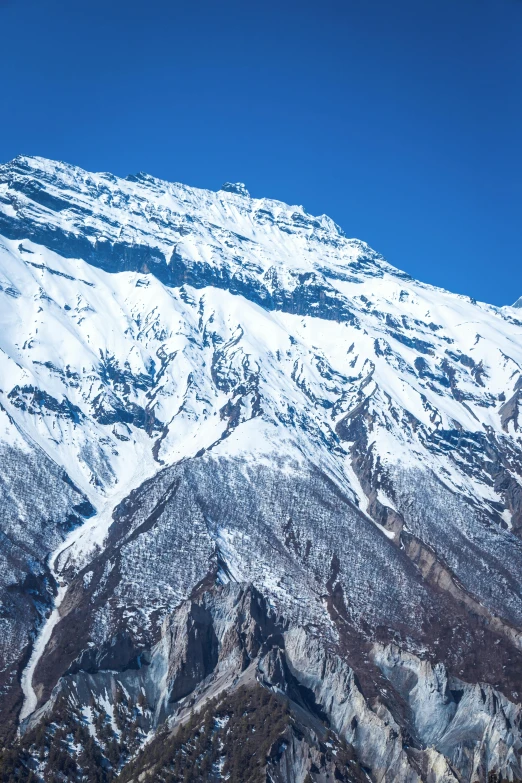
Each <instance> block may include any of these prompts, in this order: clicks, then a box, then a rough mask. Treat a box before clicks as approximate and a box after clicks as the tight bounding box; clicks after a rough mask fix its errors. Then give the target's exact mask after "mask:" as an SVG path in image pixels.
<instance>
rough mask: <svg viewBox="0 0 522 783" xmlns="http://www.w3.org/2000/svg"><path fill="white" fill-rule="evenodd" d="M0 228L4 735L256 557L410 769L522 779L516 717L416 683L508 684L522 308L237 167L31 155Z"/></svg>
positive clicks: (262, 589) (270, 589)
mask: <svg viewBox="0 0 522 783" xmlns="http://www.w3.org/2000/svg"><path fill="white" fill-rule="evenodd" d="M0 234H1V235H2V237H0V297H1V298H2V307H1V308H0V319H1V328H0V378H1V383H0V389H1V396H0V406H1V408H0V414H1V416H2V431H1V436H2V448H3V449H5V453H6V454H9V457H8V458H5V460H3V462H2V476H1V479H0V480H1V482H2V484H1V486H2V492H3V497H4V498H5V500H4V506H3V512H2V518H1V525H2V536H3V538H4V540H5V542H6V545H5V547H4V548H3V549H2V553H1V556H2V558H4V563H5V566H4V568H3V569H2V589H3V593H2V606H3V607H5V608H3V609H2V615H1V617H0V621H1V622H2V628H4V629H5V630H4V633H3V634H2V639H1V641H0V644H1V645H2V660H5V661H6V663H7V665H6V666H4V667H3V669H2V673H1V676H2V678H3V679H2V683H1V687H2V710H3V713H2V714H3V719H2V720H3V724H2V725H3V727H4V733H5V736H6V737H9V736H10V735H12V732H13V730H14V728H15V727H16V722H15V719H14V716H15V714H16V713H17V712H18V713H19V712H20V709H21V715H22V718H23V719H24V720H25V723H24V726H27V727H31V726H34V725H35V723H36V722H37V721H38V720H44V719H45V717H44V718H42V717H41V716H45V715H47V714H48V713H49V709H50V706H49V705H51V704H52V703H54V702H53V699H54V698H55V696H52V694H53V692H54V693H55V694H56V693H57V692H61V689H63V688H67V687H68V686H67V682H68V681H69V680H68V678H70V677H74V678H78V677H80V676H84V675H81V673H82V672H83V673H85V676H88V677H95V676H98V673H99V672H108V671H113V670H117V671H121V672H132V671H135V670H136V667H138V668H139V666H141V665H142V663H141V662H142V661H143V660H147V661H149V660H150V659H151V656H152V655H153V650H154V649H156V647H155V646H156V645H158V644H161V638H162V636H161V634H162V631H161V628H162V622H163V621H164V620H165V618H167V617H169V616H171V615H172V612H174V611H175V610H176V607H177V606H178V605H180V602H182V601H184V600H185V599H186V598H187V597H188V596H189V595H191V593H192V591H193V589H194V586H195V585H196V584H198V583H201V582H202V581H203V582H204V584H206V585H208V586H209V588H211V586H212V585H213V584H214V583H215V582H217V583H218V584H226V583H228V582H238V583H250V584H253V586H254V589H255V590H257V591H259V593H260V594H261V595H262V596H263V599H264V600H266V601H267V602H268V605H270V606H271V607H272V609H273V611H274V612H275V614H276V615H278V616H280V617H281V618H284V622H285V623H286V626H285V627H288V628H290V629H294V631H292V632H297V631H296V629H297V628H298V627H306V628H307V633H308V634H310V637H311V639H315V640H316V642H317V644H320V645H321V646H322V648H324V649H328V650H331V651H332V654H335V655H337V656H339V660H342V661H343V665H345V666H348V667H350V671H352V672H355V676H356V677H357V678H358V682H359V683H360V686H361V693H362V696H361V698H362V699H363V701H364V704H365V705H366V706H365V707H364V709H365V710H366V709H368V710H370V711H371V712H372V713H373V714H375V715H380V714H381V712H382V710H383V709H386V710H387V711H388V712H389V714H390V715H391V716H393V721H395V723H397V725H401V726H402V727H403V732H404V731H405V730H407V732H408V737H409V739H407V740H406V739H405V735H404V736H402V735H401V739H400V741H399V745H397V747H396V751H397V753H399V754H400V753H401V752H403V751H402V749H401V748H403V747H405V746H408V747H412V748H413V749H414V750H415V752H417V751H418V752H419V753H420V752H422V753H424V756H423V757H422V763H420V762H418V763H417V762H415V764H414V765H413V767H412V770H413V771H412V772H411V775H413V777H412V778H411V779H412V780H413V779H423V780H424V779H425V780H428V779H430V780H432V779H433V780H446V779H447V780H449V779H451V778H449V777H447V775H449V773H448V772H447V769H446V766H445V765H449V767H451V769H453V772H452V773H451V774H455V775H456V776H457V779H459V776H460V779H463V780H472V779H473V780H475V779H481V780H482V779H485V777H486V776H487V774H488V772H489V771H490V770H498V771H500V772H501V773H502V774H504V775H507V776H511V777H513V775H514V776H515V777H516V776H519V775H521V774H522V773H521V772H520V747H521V745H520V733H519V728H518V726H519V718H516V721H514V719H513V720H512V719H511V718H510V719H509V721H508V722H509V723H510V728H508V727H507V724H505V728H504V729H503V731H504V733H502V732H501V733H500V734H499V735H498V737H499V738H500V739H498V741H499V742H501V743H502V745H503V747H504V746H505V747H506V748H508V749H509V752H508V751H506V753H504V752H502V753H500V752H499V751H498V749H493V748H492V749H491V752H490V751H488V756H487V759H485V757H484V756H483V755H481V752H482V751H480V752H479V750H478V748H479V745H480V742H482V744H481V745H480V747H482V748H484V747H485V745H484V741H479V739H478V734H477V731H476V729H475V728H472V727H471V724H470V726H469V727H468V728H465V727H462V726H460V727H459V729H458V732H457V733H459V736H460V738H461V739H460V740H459V741H458V742H453V741H452V742H448V743H446V744H445V743H444V742H442V741H441V742H439V739H440V738H438V739H435V738H434V737H433V736H432V734H430V732H429V731H426V730H424V729H422V730H421V724H422V721H426V720H428V722H430V721H432V722H435V723H437V720H438V718H436V715H437V714H438V712H437V710H439V707H436V706H435V704H431V703H430V701H429V699H428V700H427V702H425V701H424V700H422V703H423V707H422V710H423V715H424V716H427V718H426V717H423V718H422V719H421V717H420V716H419V715H418V714H417V713H416V711H415V709H414V707H413V706H412V704H409V702H408V699H409V698H410V695H411V688H410V685H406V684H405V683H406V681H407V682H410V680H411V678H413V677H416V678H417V679H418V682H419V685H418V688H425V687H426V688H428V687H429V682H431V680H430V678H432V677H433V676H435V677H438V676H439V675H438V674H436V675H433V673H432V672H441V671H444V672H447V675H446V674H445V675H444V677H446V676H447V677H448V678H450V679H451V678H456V679H458V681H459V682H462V683H465V684H466V687H467V686H468V685H469V687H470V688H474V687H476V685H477V683H484V686H477V687H479V690H480V687H483V688H486V690H483V692H484V693H485V694H488V693H493V692H494V693H495V695H494V696H491V697H490V696H487V698H486V696H485V697H484V698H485V699H486V701H487V699H490V701H491V702H492V703H493V701H492V700H494V704H495V705H496V706H492V707H491V710H492V713H491V715H492V716H496V715H497V714H498V713H499V711H500V712H501V713H502V714H507V713H506V710H507V712H510V711H513V710H515V711H516V709H518V708H516V707H515V706H514V705H515V704H516V703H518V702H519V700H520V695H519V694H520V693H522V682H521V679H522V677H521V674H520V672H521V671H522V668H521V664H522V649H521V648H522V637H521V628H522V591H521V587H520V574H521V573H522V541H521V531H522V487H521V477H522V442H521V439H520V434H519V401H520V395H521V390H522V380H521V378H522V375H521V367H522V347H521V343H520V334H521V332H522V321H520V320H518V318H517V315H518V311H517V310H516V309H513V308H509V307H506V308H496V307H493V306H490V305H486V304H482V303H476V302H474V301H472V300H470V299H469V298H467V297H462V296H457V295H454V294H451V293H448V292H446V291H442V290H440V289H436V288H434V287H432V286H427V285H424V284H422V283H419V282H418V281H415V280H412V279H411V278H409V277H408V276H407V275H405V274H404V273H403V272H400V271H399V270H396V269H394V268H393V267H391V266H390V265H389V264H387V263H386V261H385V260H384V259H383V258H382V257H381V256H379V255H378V254H377V253H375V252H374V251H372V250H371V249H370V248H368V246H367V245H365V244H364V243H362V242H360V241H358V240H352V239H348V238H346V237H345V236H344V234H343V232H342V231H341V229H339V227H338V226H336V225H335V224H334V223H333V222H332V221H331V220H330V219H329V218H327V217H326V216H321V217H313V216H310V215H308V214H307V213H306V212H305V211H304V210H303V208H302V207H291V206H288V205H285V204H282V203H281V202H277V201H273V200H269V199H251V198H250V196H249V195H248V193H247V192H246V190H245V189H244V187H238V186H233V185H230V184H228V185H227V186H224V188H223V189H222V190H220V191H218V192H217V193H212V192H210V191H201V190H197V189H194V188H189V187H186V186H183V185H179V184H172V183H166V182H162V181H159V180H156V179H154V178H151V177H148V176H147V175H138V176H136V177H128V178H127V179H126V180H121V179H117V178H116V177H113V176H112V175H109V174H89V173H87V172H84V171H82V170H80V169H77V168H74V167H71V166H67V165H65V164H61V163H54V162H51V161H46V160H43V159H39V158H25V157H22V158H17V159H15V160H14V161H12V162H11V163H8V164H6V165H4V166H1V167H0ZM23 471H25V473H24V472H23ZM24 475H25V476H27V478H24V479H23V480H21V476H24ZM17 482H18V483H17ZM35 487H40V488H44V487H45V488H46V490H45V492H44V491H43V490H42V489H40V490H39V491H35ZM38 498H40V500H38ZM13 563H14V564H15V566H16V567H15V566H14V565H13ZM28 580H29V581H28ZM13 596H16V604H13V601H14V600H15V599H14V598H13ZM9 602H11V603H9ZM53 604H54V610H53V612H52V613H51V614H50V609H51V608H52V605H53ZM46 616H47V617H48V619H47V620H45V617H46ZM39 617H40V618H41V619H42V621H41V622H40V624H39V621H38V618H39ZM35 634H36V639H35ZM38 634H39V635H38ZM217 636H218V637H219V634H217ZM316 642H314V643H316ZM376 650H385V651H386V652H379V653H377V652H376ZM392 651H393V652H392ZM379 656H381V657H379ZM377 658H378V660H379V663H377V662H376V661H377ZM29 659H30V660H29ZM384 661H385V662H384ZM405 661H408V663H407V664H405V663H404V662H405ZM28 662H29V665H27V664H28ZM381 664H382V665H381ZM147 666H148V667H149V668H150V663H147V664H146V666H145V668H146V667H147ZM405 666H406V668H407V669H408V671H411V672H415V673H414V674H408V675H407V676H406V675H404V674H403V673H401V672H404V667H405ZM430 667H431V668H430ZM437 667H439V668H437ZM440 667H442V668H440ZM147 670H148V669H147ZM378 671H380V672H381V674H378V673H377V672H378ZM22 672H23V674H22ZM383 672H384V673H383ZM381 676H384V677H385V679H386V685H384V688H390V687H392V688H393V689H394V690H395V691H396V692H397V694H398V696H397V698H395V699H394V700H392V703H391V704H386V706H382V705H383V704H384V703H385V701H386V699H385V697H384V696H383V692H382V691H383V685H382V683H381V682H380V679H379V678H380V677H381ZM404 677H406V680H405V679H404ZM89 682H90V681H89ZM376 683H377V684H376ZM93 687H94V686H92V684H89V685H88V687H87V685H85V687H84V686H82V688H83V691H82V692H83V693H84V697H85V698H88V699H90V698H92V692H94V694H95V697H96V698H99V694H97V691H96V687H94V691H93V690H92V689H93ZM445 687H447V686H445ZM463 687H464V686H463ZM488 688H489V689H493V691H491V690H489V691H488V690H487V689H488ZM53 689H54V691H53ZM455 689H456V690H462V688H461V686H460V685H459V686H458V687H456V688H454V690H455ZM464 690H465V687H464ZM87 693H90V694H91V695H89V696H87V695H86V694H87ZM162 694H163V692H162ZM163 697H164V694H163V695H161V697H160V696H156V697H154V698H158V699H160V701H161V698H163ZM136 698H137V697H136ZM325 698H326V696H325ZM413 698H414V699H415V698H416V697H413ZM423 698H424V697H423ZM446 698H448V699H449V701H448V704H449V703H451V699H450V697H449V696H448V695H447V693H446V696H444V697H443V701H444V699H446ZM452 698H453V697H452ZM49 699H51V702H49V701H48V700H49ZM453 702H454V703H455V704H457V702H455V699H454V698H453ZM430 704H431V706H430ZM46 705H47V706H46ZM379 705H381V706H379ZM150 707H151V709H152V710H153V711H154V710H156V709H157V704H156V702H154V704H151V705H150ZM35 708H38V710H39V711H38V712H36V713H34V709H35ZM80 708H81V704H80ZM360 709H362V708H360ZM448 709H449V708H448ZM468 709H470V710H471V714H472V715H473V716H474V717H473V719H472V723H473V721H476V720H478V717H477V716H478V711H477V710H478V707H477V704H476V703H475V702H473V700H472V706H470V707H469V708H468ZM488 709H489V708H488ZM160 712H161V711H160ZM359 712H360V710H359ZM158 714H159V713H158ZM513 714H514V713H513ZM31 715H32V717H31ZM162 715H163V717H162V718H161V720H164V719H165V718H166V717H168V716H167V715H164V714H163V713H162ZM517 715H518V713H517ZM360 717H361V716H360V714H359V718H357V720H360ZM490 719H492V717H491V716H490V718H489V719H488V720H490ZM372 720H373V718H372ZM495 720H497V718H496V717H495ZM513 721H514V722H513ZM160 722H161V721H160ZM156 725H158V724H157V723H156V724H154V725H151V726H150V727H148V729H147V730H155V728H156ZM515 726H516V728H515ZM332 730H334V731H335V732H340V734H339V737H341V738H342V737H343V736H344V738H345V739H346V738H347V734H346V728H345V727H344V728H343V727H342V726H340V724H337V723H335V722H334V723H332ZM445 730H446V729H445ZM499 731H500V729H499ZM339 741H340V740H339ZM347 741H349V742H351V740H347ZM437 743H438V744H437ZM470 743H471V744H470ZM477 743H479V744H477ZM394 747H395V746H394ZM429 747H435V748H437V753H436V754H435V755H434V756H433V757H429V754H428V755H426V751H427V749H428V748H429ZM464 747H466V748H468V750H469V748H470V747H471V748H472V750H471V756H470V755H469V753H468V750H466V752H464V751H463V748H464ZM488 747H489V746H488ZM474 749H475V750H474ZM374 750H375V764H374V765H372V763H371V750H370V757H369V758H367V759H365V760H364V761H363V762H361V763H362V764H363V766H364V767H365V768H368V769H370V768H372V766H375V769H377V768H379V769H380V768H381V767H382V761H378V758H380V757H379V752H380V751H379V750H378V747H377V745H376V746H375V748H374ZM356 751H357V748H356ZM357 752H358V753H360V751H357ZM394 752H395V751H394ZM412 752H413V751H412ZM474 754H475V755H474ZM414 755H415V754H414ZM410 756H411V753H410ZM408 758H409V757H408ZM444 758H445V759H446V760H445V761H444ZM470 759H471V760H470ZM473 759H474V760H473ZM411 763H412V762H411V758H410V760H409V761H408V764H409V765H410V766H411ZM379 765H381V766H379ZM488 765H489V767H488ZM449 767H448V769H449ZM361 769H362V767H361ZM294 773H295V774H294ZM294 773H292V774H294V778H291V779H295V780H301V778H300V777H299V776H298V774H297V772H295V770H294ZM299 774H301V773H299ZM306 774H308V771H307V772H306ZM314 774H315V773H314ZM321 774H322V773H321ZM365 774H366V773H365ZM369 774H370V777H372V775H373V778H372V779H377V777H376V775H377V773H376V772H375V771H374V772H373V773H369ZM386 774H387V776H388V778H387V779H389V780H401V779H406V778H404V777H401V775H404V774H406V773H404V770H403V771H402V772H398V771H397V768H396V767H395V766H394V765H393V764H391V762H390V765H389V770H388V772H387V773H386ZM407 774H408V775H410V772H408V773H407ZM444 775H446V777H444ZM415 776H417V777H415ZM474 776H475V777H474ZM303 779H304V778H303ZM313 779H314V780H315V779H317V780H319V779H320V778H319V777H317V776H316V778H313Z"/></svg>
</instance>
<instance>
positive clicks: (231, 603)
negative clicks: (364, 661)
mask: <svg viewBox="0 0 522 783" xmlns="http://www.w3.org/2000/svg"><path fill="white" fill-rule="evenodd" d="M122 643H123V640H121V639H120V640H114V644H113V647H115V648H117V647H118V645H119V644H122ZM117 652H118V651H117V650H115V651H114V655H117ZM368 657H369V664H371V665H373V666H375V670H376V671H378V672H380V673H381V675H382V679H381V680H380V681H379V682H378V686H379V687H378V688H376V690H375V692H374V695H373V696H372V697H370V696H369V695H368V691H367V692H366V693H365V692H364V689H363V688H362V686H361V684H360V682H359V680H358V677H357V674H356V673H355V671H354V670H353V669H352V668H351V666H350V664H349V661H348V660H347V659H346V656H345V655H343V653H342V651H341V649H340V648H339V647H338V646H337V645H335V644H333V645H332V644H330V645H325V643H324V640H322V639H321V638H320V637H318V636H317V635H316V634H314V632H313V631H312V630H307V629H305V628H297V627H292V626H290V627H289V626H288V624H287V623H285V622H284V621H283V619H282V618H277V617H276V616H275V615H274V614H273V612H272V611H271V610H270V608H269V605H268V604H267V602H266V600H265V599H264V598H263V597H262V596H261V594H260V593H259V592H258V591H257V590H256V589H255V588H254V587H253V586H251V585H242V584H238V583H228V584H224V585H217V586H214V587H207V588H205V587H204V586H203V587H201V588H200V589H199V590H197V591H196V592H195V593H194V595H193V597H192V598H191V599H189V600H188V601H185V602H183V603H182V604H181V605H180V606H179V607H178V609H177V610H176V611H175V612H174V613H173V614H172V615H170V616H169V617H168V618H166V620H165V621H164V623H163V626H162V631H161V638H160V640H159V641H158V643H157V644H156V645H155V646H154V647H153V648H152V649H151V650H149V651H147V652H146V653H145V654H144V655H142V657H141V661H140V665H139V666H132V667H129V668H126V669H123V670H122V671H114V670H110V669H108V668H106V669H104V668H103V660H104V659H103V658H102V657H100V658H99V661H100V668H99V669H98V670H97V671H93V668H92V666H90V667H89V668H88V670H86V669H85V668H82V665H83V664H82V661H81V660H80V661H79V662H78V663H77V665H76V666H75V667H73V668H71V671H70V672H69V673H68V674H67V675H65V676H64V677H62V678H61V679H60V681H59V683H58V685H57V686H56V688H55V689H54V691H53V694H52V697H51V699H50V701H49V702H48V703H47V704H46V705H44V706H43V707H42V708H41V709H40V710H39V712H37V713H35V714H34V715H33V717H32V718H31V719H30V720H29V722H28V723H27V724H26V726H25V735H24V736H25V742H26V745H28V746H29V747H30V748H31V753H36V750H35V740H34V737H35V736H36V735H35V732H37V731H39V736H40V737H42V736H43V735H42V727H44V726H46V725H48V726H49V725H50V724H51V723H52V724H54V725H55V724H56V723H57V722H58V724H59V720H58V719H57V717H56V712H57V705H59V704H60V703H62V704H63V703H64V702H65V703H67V704H68V705H69V708H68V709H69V714H82V710H83V711H85V709H86V707H85V705H90V706H89V708H88V710H89V715H90V717H89V720H90V723H91V725H92V723H93V718H92V715H93V714H94V713H97V714H99V713H100V709H101V711H102V712H104V713H106V714H107V716H108V718H109V719H110V721H111V722H112V723H113V724H114V727H115V731H116V732H117V733H118V735H119V736H120V737H121V736H123V735H124V734H125V736H127V733H126V732H127V730H128V727H127V726H126V723H128V722H129V721H130V718H131V717H132V705H139V712H138V714H137V715H135V716H134V723H135V724H136V723H137V724H138V726H139V730H138V731H136V729H135V731H134V735H133V737H132V742H131V748H132V747H134V749H135V750H136V749H138V748H139V747H140V745H141V744H143V741H144V739H145V737H147V736H150V735H149V732H150V731H151V730H152V731H153V732H156V734H157V739H156V740H155V743H156V751H155V757H157V758H159V757H162V751H161V747H162V746H165V747H166V743H167V742H168V741H170V740H169V739H168V738H169V737H175V736H176V732H177V731H178V730H179V727H180V726H185V725H186V724H187V721H189V719H190V721H191V722H192V723H191V725H192V724H193V723H194V718H193V717H191V716H194V715H195V714H196V713H198V714H199V718H198V720H199V721H200V722H202V721H203V719H204V716H205V714H206V712H210V713H211V715H212V720H214V718H215V717H216V716H219V715H220V714H221V712H222V711H223V710H224V706H223V705H224V704H225V702H226V700H227V699H230V698H231V696H232V694H234V693H236V692H239V691H240V689H245V688H246V689H247V691H248V690H249V689H252V688H259V687H260V688H262V689H266V690H268V691H269V692H271V693H272V694H274V695H275V696H276V697H277V698H278V699H281V698H283V701H284V705H286V706H285V710H287V712H286V713H285V714H287V715H288V716H289V718H288V721H287V722H286V723H285V726H286V728H284V731H282V734H281V736H278V737H274V738H273V739H272V740H271V745H270V750H269V751H268V750H265V753H266V758H265V761H264V763H265V764H266V769H267V770H268V771H269V777H267V780H273V781H274V780H277V781H280V782H281V783H294V782H295V783H297V782H298V781H301V782H302V781H304V780H305V779H307V776H308V775H310V776H311V779H312V780H313V781H314V783H316V782H317V781H325V780H326V779H327V775H330V774H332V775H334V777H336V779H340V780H362V779H370V780H373V781H383V782H385V783H392V782H393V783H395V782H397V783H398V782H401V783H402V782H403V781H408V782H411V783H420V781H426V782H427V783H450V782H451V783H457V781H458V782H459V783H463V782H464V781H466V783H474V782H475V781H481V782H482V781H484V782H485V781H487V780H488V775H489V773H490V772H491V771H496V772H498V773H500V774H501V775H502V776H503V777H505V778H506V779H509V780H513V779H518V778H522V768H521V761H522V710H521V708H520V705H517V704H514V703H513V702H510V701H509V700H508V699H506V698H505V697H504V696H503V695H502V694H501V693H499V692H498V691H496V690H495V689H494V688H492V687H491V686H488V685H485V684H483V683H479V684H473V683H466V682H464V681H462V680H459V679H458V678H455V677H451V676H450V675H448V672H447V670H446V669H445V667H444V666H443V665H442V664H440V663H439V664H436V665H432V664H431V663H430V662H429V661H427V660H426V659H424V660H423V659H422V658H420V657H418V656H416V655H413V654H411V653H407V652H404V651H401V650H400V649H399V648H398V647H397V646H396V645H379V644H374V645H373V646H372V647H371V649H370V650H369V653H368ZM91 660H92V655H91ZM113 660H114V658H113ZM110 663H112V662H110V661H109V660H108V659H106V664H110ZM376 682H377V680H376ZM118 694H120V695H119V696H118ZM122 694H123V695H124V696H122ZM123 701H125V705H127V706H126V707H125V709H123V708H122V703H123ZM219 705H221V707H220V706H219ZM63 720H64V719H63V718H62V721H63ZM67 720H68V718H66V719H65V721H67ZM205 720H207V722H208V721H209V720H210V718H205ZM98 724H99V720H98V723H96V721H94V725H95V728H94V729H93V736H94V737H95V738H96V741H97V743H98V747H99V752H101V753H102V754H103V755H105V757H106V758H107V763H108V764H110V763H111V762H110V758H109V757H108V756H107V753H108V752H109V749H110V745H109V743H108V740H107V736H106V734H104V733H103V732H102V731H100V730H99V728H98V729H97V728H96V725H98ZM219 726H221V724H220V723H219V721H218V723H217V724H216V727H219ZM71 730H72V729H71ZM44 733H45V732H44ZM40 741H42V740H41V739H40ZM188 741H189V740H188V739H187V742H188ZM127 742H129V740H127ZM150 757H151V754H150V753H148V755H147V754H145V756H144V757H143V761H142V762H139V763H138V766H136V762H133V764H132V765H131V767H130V768H129V769H131V770H133V772H132V776H133V777H134V778H136V779H138V777H139V774H141V773H138V772H137V771H136V770H137V769H139V765H140V764H141V768H142V769H143V770H145V769H146V768H147V763H148V762H147V759H150ZM138 758H140V757H139V756H138ZM128 760H129V761H130V758H129V759H128ZM123 761H124V759H123ZM146 762H147V763H146ZM336 765H337V766H336ZM336 768H337V769H338V772H337V773H336ZM124 769H125V763H124ZM129 774H130V773H129ZM144 774H145V773H144ZM126 775H127V773H124V777H125V776H126ZM340 775H344V777H339V776H340ZM44 778H45V776H44ZM45 779H46V778H45ZM139 779H140V780H142V778H141V777H140V778H139ZM145 779H147V777H146V775H145ZM218 779H219V778H218Z"/></svg>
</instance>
